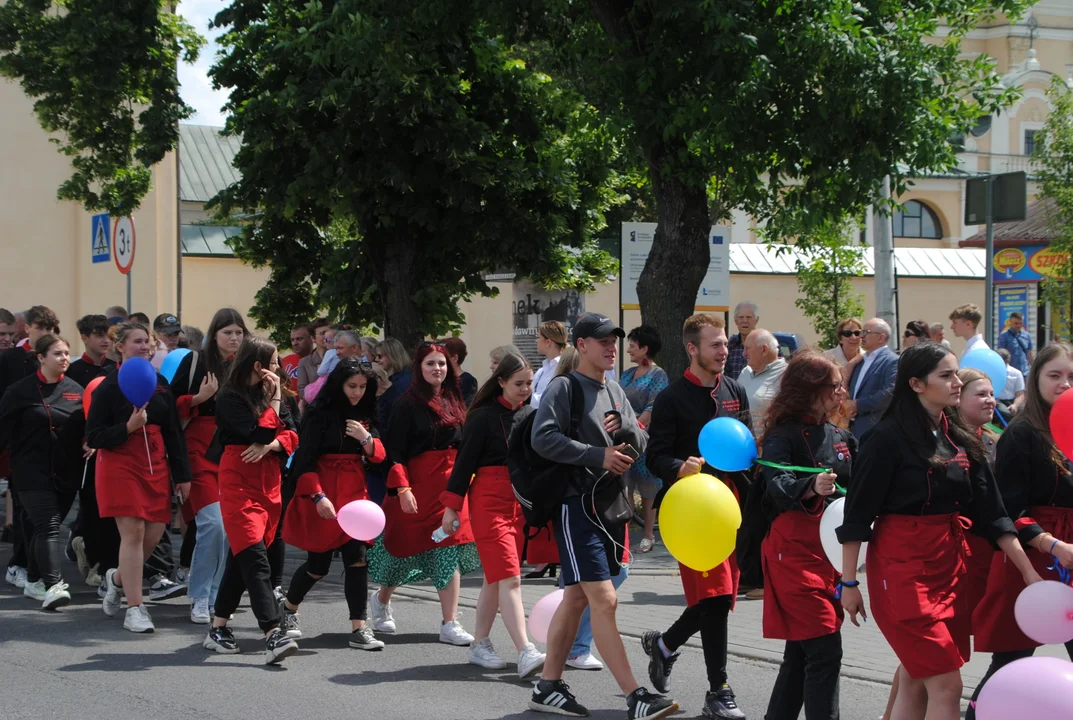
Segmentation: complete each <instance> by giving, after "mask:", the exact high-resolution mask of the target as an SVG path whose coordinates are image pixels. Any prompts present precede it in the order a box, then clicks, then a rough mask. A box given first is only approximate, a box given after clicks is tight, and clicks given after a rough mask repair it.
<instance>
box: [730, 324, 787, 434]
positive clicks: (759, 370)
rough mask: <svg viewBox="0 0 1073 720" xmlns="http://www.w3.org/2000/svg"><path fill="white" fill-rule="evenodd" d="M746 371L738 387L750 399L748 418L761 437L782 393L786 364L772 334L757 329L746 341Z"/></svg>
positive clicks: (777, 342) (739, 380) (742, 374)
mask: <svg viewBox="0 0 1073 720" xmlns="http://www.w3.org/2000/svg"><path fill="white" fill-rule="evenodd" d="M745 361H746V363H747V364H746V366H745V369H744V370H742V371H741V375H739V376H738V384H739V385H741V386H742V387H743V388H745V392H746V393H748V395H749V415H750V418H751V419H752V425H753V433H754V434H755V435H756V436H757V437H760V433H761V431H762V430H763V428H764V415H765V414H766V413H767V408H768V405H770V404H771V399H772V398H773V397H775V395H777V394H778V392H779V384H780V382H781V381H782V374H783V373H784V372H786V361H785V360H783V359H782V358H780V357H779V341H778V340H776V339H775V336H774V335H772V334H771V332H770V331H768V330H764V329H762V328H757V329H756V330H753V331H752V332H751V333H749V337H747V338H745Z"/></svg>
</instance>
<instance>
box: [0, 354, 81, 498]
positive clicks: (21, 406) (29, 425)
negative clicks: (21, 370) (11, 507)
mask: <svg viewBox="0 0 1073 720" xmlns="http://www.w3.org/2000/svg"><path fill="white" fill-rule="evenodd" d="M84 428H85V415H84V414H83V412H82V386H80V385H79V384H78V383H76V382H75V381H74V380H72V379H70V378H68V377H63V378H61V379H60V381H59V382H55V383H48V382H45V380H44V378H43V377H42V376H41V375H39V374H37V373H35V374H34V375H33V376H32V377H28V378H23V379H22V380H19V381H18V382H16V383H15V384H13V385H11V387H9V388H8V391H7V392H6V393H4V397H3V399H0V448H3V449H7V450H8V451H9V452H10V457H11V487H12V488H14V489H15V490H20V491H27V490H77V489H78V486H79V483H80V481H81V473H82V469H83V467H84V462H83V458H82V430H83V429H84Z"/></svg>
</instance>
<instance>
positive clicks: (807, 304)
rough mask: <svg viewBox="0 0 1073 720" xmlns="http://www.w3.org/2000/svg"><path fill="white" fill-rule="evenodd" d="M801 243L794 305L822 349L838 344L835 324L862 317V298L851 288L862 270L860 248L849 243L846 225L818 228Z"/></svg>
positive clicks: (828, 224)
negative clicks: (809, 324)
mask: <svg viewBox="0 0 1073 720" xmlns="http://www.w3.org/2000/svg"><path fill="white" fill-rule="evenodd" d="M805 240H806V242H803V243H801V248H800V249H799V251H798V257H797V260H796V265H797V289H798V292H799V293H800V297H798V298H797V299H796V300H794V305H795V306H796V307H797V308H799V309H800V310H801V312H802V313H804V314H805V317H807V318H808V319H809V321H810V322H811V323H812V329H813V330H815V331H816V334H817V335H819V336H820V343H821V344H822V345H823V346H824V347H825V348H831V347H834V346H835V345H837V344H838V336H837V333H836V329H837V327H838V323H839V322H841V321H842V320H844V319H846V318H848V317H860V316H861V315H863V314H864V295H862V294H861V293H859V292H857V291H856V290H855V289H854V287H853V280H852V278H854V277H859V276H860V275H861V273H862V272H863V271H864V259H863V257H862V251H863V248H862V247H860V246H858V245H852V244H850V238H849V237H848V236H847V235H846V222H839V221H832V222H830V223H827V224H825V225H824V226H822V227H820V228H817V229H816V230H815V231H813V233H812V234H811V236H809V237H807V238H805Z"/></svg>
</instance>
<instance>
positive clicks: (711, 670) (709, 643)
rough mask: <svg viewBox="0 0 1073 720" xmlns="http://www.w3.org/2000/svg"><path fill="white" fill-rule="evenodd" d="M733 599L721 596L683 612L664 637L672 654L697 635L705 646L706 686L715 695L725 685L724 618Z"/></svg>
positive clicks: (725, 629) (725, 636) (705, 600)
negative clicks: (714, 692) (698, 634)
mask: <svg viewBox="0 0 1073 720" xmlns="http://www.w3.org/2000/svg"><path fill="white" fill-rule="evenodd" d="M733 601H734V598H733V597H731V596H730V595H720V596H718V597H710V598H705V599H703V600H701V601H700V602H699V603H697V604H696V605H693V606H692V607H688V608H686V611H685V612H684V613H682V616H681V617H680V618H678V619H677V620H675V621H674V625H671V627H670V628H668V630H667V632H665V633H663V644H664V645H666V646H667V650H669V651H670V652H674V651H675V650H677V649H678V648H680V647H682V646H683V645H685V642H686V640H688V639H689V638H691V637H693V636H694V635H696V634H697V633H698V632H699V633H700V641H701V645H703V646H704V666H705V667H706V668H707V670H708V685H709V686H710V688H709V689H710V690H712V691H715V690H718V689H719V688H720V687H722V686H723V685H724V684H726V681H727V618H729V617H730V606H731V605H732V604H733Z"/></svg>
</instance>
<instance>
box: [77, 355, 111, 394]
mask: <svg viewBox="0 0 1073 720" xmlns="http://www.w3.org/2000/svg"><path fill="white" fill-rule="evenodd" d="M114 367H115V363H114V362H112V361H111V360H109V359H108V358H105V359H104V364H103V365H94V364H93V359H92V358H91V357H90V356H89V355H83V356H82V357H80V358H79V359H77V360H75V361H74V362H72V363H71V366H70V367H69V368H67V377H69V378H71V379H72V380H74V381H75V382H76V383H78V384H79V385H81V386H82V387H86V386H87V385H89V383H90V381H91V380H95V379H96V378H99V377H104V376H105V375H107V374H108V372H109V371H110V370H112V369H113V368H114Z"/></svg>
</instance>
